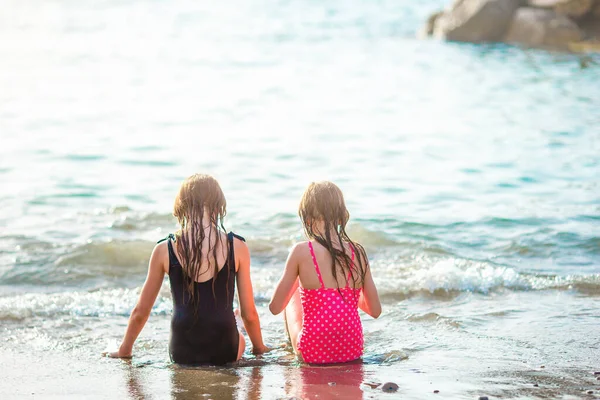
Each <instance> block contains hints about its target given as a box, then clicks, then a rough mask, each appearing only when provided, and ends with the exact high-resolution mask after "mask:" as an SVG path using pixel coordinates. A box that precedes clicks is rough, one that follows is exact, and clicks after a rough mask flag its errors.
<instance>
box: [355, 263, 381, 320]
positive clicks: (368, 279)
mask: <svg viewBox="0 0 600 400" xmlns="http://www.w3.org/2000/svg"><path fill="white" fill-rule="evenodd" d="M366 265H367V273H366V275H365V282H364V283H363V290H362V292H361V293H360V298H359V299H358V307H359V308H360V309H361V310H363V311H364V312H366V313H367V314H369V315H370V316H371V317H373V318H377V317H379V315H380V314H381V302H380V301H379V294H377V288H376V287H375V282H374V281H373V276H371V267H370V265H369V264H368V262H367V264H366Z"/></svg>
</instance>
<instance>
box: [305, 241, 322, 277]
mask: <svg viewBox="0 0 600 400" xmlns="http://www.w3.org/2000/svg"><path fill="white" fill-rule="evenodd" d="M308 248H309V249H310V255H311V256H312V260H313V264H314V265H315V271H317V276H318V277H319V283H321V287H322V288H324V287H325V284H324V283H323V277H322V276H321V270H320V269H319V264H318V263H317V257H315V250H314V249H313V245H312V243H311V242H308Z"/></svg>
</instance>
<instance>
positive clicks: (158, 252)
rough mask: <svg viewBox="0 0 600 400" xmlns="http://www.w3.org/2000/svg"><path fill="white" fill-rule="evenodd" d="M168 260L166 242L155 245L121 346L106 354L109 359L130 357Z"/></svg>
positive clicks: (152, 304) (156, 294)
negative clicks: (146, 274)
mask: <svg viewBox="0 0 600 400" xmlns="http://www.w3.org/2000/svg"><path fill="white" fill-rule="evenodd" d="M168 259H169V257H168V249H167V242H162V243H159V244H157V245H156V246H155V247H154V250H153V251H152V255H151V256H150V264H149V266H148V276H147V277H146V282H145V283H144V287H143V288H142V293H141V294H140V298H139V299H138V302H137V304H136V306H135V307H134V309H133V311H132V312H131V316H130V317H129V324H128V325H127V331H126V332H125V336H124V337H123V341H122V342H121V346H120V347H119V350H118V351H114V352H112V353H108V356H109V357H114V358H129V357H131V350H132V349H133V343H134V342H135V340H136V339H137V337H138V335H139V334H140V332H141V331H142V329H143V328H144V325H145V324H146V321H147V320H148V317H149V316H150V311H152V306H154V301H155V300H156V296H158V292H159V291H160V287H161V286H162V282H163V278H164V276H165V260H168Z"/></svg>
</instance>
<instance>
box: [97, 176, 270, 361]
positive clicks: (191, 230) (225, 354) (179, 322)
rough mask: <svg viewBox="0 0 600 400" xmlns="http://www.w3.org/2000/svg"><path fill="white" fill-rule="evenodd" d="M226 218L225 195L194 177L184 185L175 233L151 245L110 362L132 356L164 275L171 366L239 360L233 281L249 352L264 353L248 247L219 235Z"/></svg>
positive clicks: (239, 240)
mask: <svg viewBox="0 0 600 400" xmlns="http://www.w3.org/2000/svg"><path fill="white" fill-rule="evenodd" d="M225 213H226V202H225V196H224V195H223V192H222V191H221V188H220V186H219V183H218V182H217V181H216V180H215V179H214V178H212V177H211V176H208V175H200V174H196V175H193V176H191V177H189V178H188V179H186V180H185V181H184V182H183V184H182V185H181V189H180V190H179V194H178V195H177V198H176V199H175V207H174V211H173V214H174V215H175V217H176V218H177V219H178V221H179V223H180V225H181V229H180V230H179V231H178V232H177V233H176V234H174V235H169V236H168V237H167V238H165V239H163V240H161V241H159V242H158V244H157V245H156V247H155V248H154V251H153V252H152V256H151V258H150V265H149V267H148V276H147V278H146V282H145V283H144V287H143V289H142V293H141V294H140V298H139V300H138V302H137V305H136V306H135V308H134V309H133V311H132V312H131V317H130V318H129V324H128V326H127V331H126V333H125V337H124V338H123V341H122V343H121V346H120V347H119V350H118V351H115V352H112V353H109V354H108V356H109V357H120V358H127V357H131V352H132V348H133V343H134V342H135V340H136V338H137V337H138V335H139V333H140V332H141V330H142V328H143V327H144V324H145V323H146V321H147V320H148V317H149V315H150V311H151V310H152V306H153V305H154V301H155V300H156V296H157V295H158V292H159V290H160V287H161V285H162V281H163V278H164V275H165V274H168V275H169V281H170V283H171V294H172V296H173V316H172V319H171V340H170V343H169V354H170V356H171V359H172V360H173V361H174V362H176V363H179V364H215V365H219V364H225V363H229V362H233V361H237V360H239V359H240V358H241V357H242V354H243V353H244V348H245V340H244V336H243V335H242V334H241V333H240V332H239V331H238V329H237V326H236V323H235V316H234V311H233V297H234V289H235V282H237V290H238V295H239V301H240V310H241V317H242V320H243V321H244V327H245V328H246V332H247V333H248V336H249V337H250V340H251V342H252V352H253V353H254V354H261V353H264V352H265V351H267V350H268V349H267V347H266V346H265V345H264V343H263V340H262V334H261V331H260V321H259V319H258V313H257V312H256V306H255V304H254V297H253V293H252V283H251V280H250V253H249V251H248V246H246V243H245V241H244V238H242V237H241V236H238V235H235V234H234V233H232V232H230V233H229V234H226V233H225V232H226V231H225V228H224V227H223V218H224V217H225Z"/></svg>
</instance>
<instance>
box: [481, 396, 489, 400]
mask: <svg viewBox="0 0 600 400" xmlns="http://www.w3.org/2000/svg"><path fill="white" fill-rule="evenodd" d="M479 400H489V399H488V397H487V396H479Z"/></svg>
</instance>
